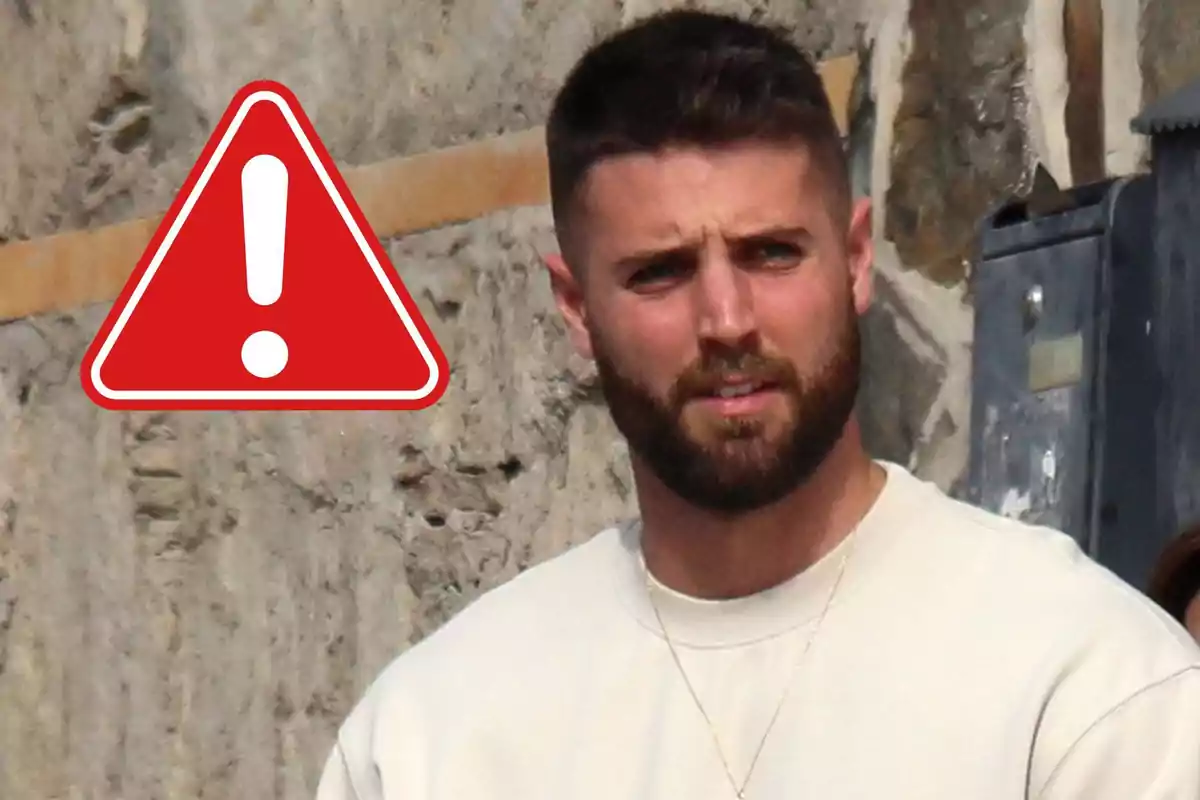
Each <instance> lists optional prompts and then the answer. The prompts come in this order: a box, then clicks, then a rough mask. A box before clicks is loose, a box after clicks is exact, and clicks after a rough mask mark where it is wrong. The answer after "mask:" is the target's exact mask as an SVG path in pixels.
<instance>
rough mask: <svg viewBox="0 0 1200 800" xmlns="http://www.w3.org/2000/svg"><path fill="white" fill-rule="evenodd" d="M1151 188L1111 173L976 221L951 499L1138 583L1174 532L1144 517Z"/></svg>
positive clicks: (1151, 452)
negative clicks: (962, 427) (1072, 548)
mask: <svg viewBox="0 0 1200 800" xmlns="http://www.w3.org/2000/svg"><path fill="white" fill-rule="evenodd" d="M1154 198H1155V193H1154V187H1153V182H1152V180H1151V179H1150V178H1149V176H1136V177H1132V178H1118V179H1112V180H1108V181H1104V182H1101V183H1097V184H1091V185H1086V186H1081V187H1077V188H1074V189H1070V190H1067V191H1066V192H1064V193H1062V194H1061V195H1059V200H1060V202H1059V203H1057V204H1056V207H1055V208H1054V209H1053V210H1047V211H1044V212H1042V213H1040V214H1039V213H1033V212H1031V210H1030V204H1029V203H1028V202H1027V201H1014V202H1011V203H1008V204H1006V205H1004V206H1002V207H1000V208H999V209H998V210H996V211H995V212H994V213H993V214H991V215H990V216H989V217H988V218H987V219H986V220H985V221H984V224H983V226H982V229H981V231H980V237H979V252H978V259H977V261H976V263H975V265H974V267H973V270H972V275H971V284H970V290H971V293H972V295H973V298H972V299H973V305H974V308H975V344H974V351H973V375H972V400H971V433H970V437H971V439H970V461H969V467H968V476H967V486H966V497H967V499H968V500H969V501H970V502H973V503H975V504H977V505H979V506H982V507H984V508H987V509H989V510H992V511H996V512H999V513H1001V514H1004V515H1006V516H1011V517H1014V518H1017V519H1023V520H1026V521H1029V522H1034V523H1039V524H1044V525H1048V526H1051V527H1054V528H1058V529H1060V530H1063V531H1065V532H1066V533H1068V534H1069V535H1070V536H1072V537H1073V538H1075V539H1076V540H1077V541H1078V542H1079V543H1080V545H1081V546H1082V547H1083V548H1084V549H1085V550H1086V551H1087V552H1088V554H1089V555H1091V556H1092V557H1093V558H1095V559H1096V560H1097V561H1099V562H1101V563H1102V564H1104V565H1105V566H1107V567H1108V568H1110V569H1111V570H1113V571H1114V572H1116V573H1117V574H1118V575H1120V576H1121V577H1122V578H1124V579H1125V580H1127V581H1128V582H1130V583H1132V584H1134V585H1135V586H1138V587H1144V586H1145V583H1146V579H1147V577H1148V573H1149V571H1150V569H1151V566H1152V564H1153V561H1154V559H1155V558H1156V557H1157V555H1158V552H1159V551H1160V550H1161V548H1162V546H1163V544H1164V543H1165V542H1166V540H1167V539H1168V538H1169V537H1170V536H1171V535H1173V533H1174V532H1173V531H1168V530H1165V529H1164V525H1163V524H1162V522H1161V519H1160V515H1159V514H1157V513H1156V505H1155V503H1156V499H1155V498H1156V487H1155V469H1154V461H1155V448H1154V447H1153V441H1154V418H1155V407H1156V403H1157V393H1156V389H1155V386H1156V378H1155V365H1154V357H1153V345H1152V342H1151V337H1150V322H1151V317H1152V313H1153V311H1152V280H1153V278H1152V276H1153V269H1151V264H1152V260H1153V246H1154V205H1155V202H1154Z"/></svg>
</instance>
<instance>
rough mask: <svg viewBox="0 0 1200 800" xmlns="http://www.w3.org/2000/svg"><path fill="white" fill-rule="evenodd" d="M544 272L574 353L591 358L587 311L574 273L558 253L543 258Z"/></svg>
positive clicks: (590, 337) (581, 290)
mask: <svg viewBox="0 0 1200 800" xmlns="http://www.w3.org/2000/svg"><path fill="white" fill-rule="evenodd" d="M543 261H544V262H545V264H546V271H547V272H549V273H550V288H551V290H552V291H553V292H554V302H555V304H556V305H557V306H558V311H559V313H560V314H562V318H563V322H564V323H566V326H567V334H568V335H569V336H570V337H571V344H572V345H573V346H574V347H575V350H576V352H578V353H579V355H581V356H583V357H584V358H588V359H590V358H591V357H592V336H591V334H590V333H588V327H587V309H586V307H585V306H584V302H583V287H582V286H581V285H580V281H579V280H578V279H577V278H576V277H575V273H574V272H573V271H572V270H571V267H570V266H569V265H568V264H567V261H566V259H565V258H563V256H562V254H560V253H550V254H547V255H546V256H544V257H543Z"/></svg>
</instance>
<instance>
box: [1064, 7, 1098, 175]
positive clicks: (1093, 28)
mask: <svg viewBox="0 0 1200 800" xmlns="http://www.w3.org/2000/svg"><path fill="white" fill-rule="evenodd" d="M1063 49H1064V50H1065V51H1066V56H1067V103H1066V108H1065V109H1064V111H1063V116H1064V124H1065V125H1066V129H1067V146H1068V149H1069V154H1070V159H1071V182H1072V183H1073V184H1074V185H1076V186H1079V185H1081V184H1084V183H1092V182H1094V181H1099V180H1103V179H1104V177H1105V175H1106V172H1107V171H1106V168H1105V145H1104V11H1103V9H1102V8H1101V0H1066V2H1065V3H1064V4H1063Z"/></svg>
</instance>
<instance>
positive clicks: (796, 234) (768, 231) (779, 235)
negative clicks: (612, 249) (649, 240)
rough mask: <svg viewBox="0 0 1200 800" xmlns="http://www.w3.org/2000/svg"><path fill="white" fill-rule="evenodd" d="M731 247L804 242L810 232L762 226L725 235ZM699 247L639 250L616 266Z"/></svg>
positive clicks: (629, 265)
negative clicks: (733, 234)
mask: <svg viewBox="0 0 1200 800" xmlns="http://www.w3.org/2000/svg"><path fill="white" fill-rule="evenodd" d="M726 238H727V239H728V241H729V242H730V244H731V245H732V246H733V247H735V248H736V247H738V246H745V245H747V244H761V243H763V242H772V241H780V240H786V241H791V242H796V243H798V244H804V243H807V242H810V241H812V233H811V232H810V231H809V230H808V229H807V228H805V227H802V226H781V227H775V228H764V229H762V230H758V231H754V232H753V233H745V234H741V235H737V236H728V237H726ZM698 247H699V242H696V241H692V242H686V243H684V244H680V245H676V246H674V247H664V248H658V249H656V248H650V249H646V250H639V251H637V252H634V253H630V254H629V255H626V256H623V257H621V258H620V259H618V260H617V267H619V268H622V269H628V268H632V267H640V266H644V265H645V264H646V263H648V262H651V261H655V260H658V259H663V258H681V257H690V256H691V255H693V254H695V252H696V249H697V248H698Z"/></svg>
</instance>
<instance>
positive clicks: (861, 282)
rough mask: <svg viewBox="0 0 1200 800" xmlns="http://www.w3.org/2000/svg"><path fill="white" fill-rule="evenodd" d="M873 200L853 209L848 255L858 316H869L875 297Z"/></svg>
mask: <svg viewBox="0 0 1200 800" xmlns="http://www.w3.org/2000/svg"><path fill="white" fill-rule="evenodd" d="M871 211H872V209H871V200H870V198H866V197H862V198H859V199H858V200H856V201H855V202H854V205H853V207H852V208H851V209H850V225H849V228H848V231H847V239H846V255H847V260H848V262H849V267H850V286H851V291H853V293H854V308H855V310H856V311H858V313H859V315H860V316H861V315H863V314H865V313H867V309H869V308H870V307H871V299H872V296H873V291H872V286H871V279H872V267H873V266H874V263H875V243H874V234H873V231H872V227H873V225H872V220H871V216H872V214H871Z"/></svg>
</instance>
